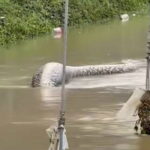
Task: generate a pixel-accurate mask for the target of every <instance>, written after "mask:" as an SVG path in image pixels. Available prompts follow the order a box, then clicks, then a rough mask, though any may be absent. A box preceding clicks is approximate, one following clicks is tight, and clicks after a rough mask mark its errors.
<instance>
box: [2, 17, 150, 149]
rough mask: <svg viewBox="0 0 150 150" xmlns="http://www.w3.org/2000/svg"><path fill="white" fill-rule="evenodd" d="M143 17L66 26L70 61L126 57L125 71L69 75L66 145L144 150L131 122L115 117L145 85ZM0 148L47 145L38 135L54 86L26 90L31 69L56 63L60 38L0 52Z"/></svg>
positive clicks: (52, 109) (51, 110)
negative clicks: (78, 76) (127, 68)
mask: <svg viewBox="0 0 150 150" xmlns="http://www.w3.org/2000/svg"><path fill="white" fill-rule="evenodd" d="M148 26H149V17H147V16H146V17H135V18H131V20H130V21H129V22H126V23H121V22H120V21H114V22H112V23H109V24H105V25H93V26H87V27H84V28H81V29H70V31H69V50H68V64H69V65H86V64H106V63H119V62H131V63H134V64H135V65H138V66H139V69H138V70H136V71H135V72H132V73H124V74H118V75H117V74H116V75H106V76H99V77H88V78H81V79H75V80H73V81H71V82H70V83H69V84H68V85H67V89H66V93H67V107H66V109H67V110H66V129H67V137H68V142H69V147H70V149H71V150H91V149H92V150H149V147H150V142H149V140H150V137H149V136H139V135H136V134H135V132H134V130H133V127H134V120H130V121H121V120H117V119H115V116H116V113H117V112H118V110H120V108H121V107H122V105H123V103H125V102H126V101H127V99H128V98H129V96H130V95H131V93H132V91H133V89H134V88H135V87H143V88H144V84H145V61H144V57H145V56H146V54H145V53H146V37H147V30H148ZM0 53H1V55H0V70H1V71H0V97H1V100H0V119H1V123H0V150H46V149H48V146H49V143H48V137H47V134H46V132H45V129H47V128H48V127H49V126H50V125H53V124H54V123H55V122H56V121H57V117H58V112H59V105H60V88H59V87H58V88H31V87H30V82H31V77H32V74H33V73H34V72H35V71H36V70H37V68H38V67H40V66H41V65H43V64H44V63H47V62H51V61H59V62H60V61H61V59H62V57H61V54H62V42H61V40H54V39H52V37H51V36H46V37H43V38H39V39H35V40H31V41H26V42H23V43H19V44H18V45H16V46H12V47H11V48H9V49H4V48H1V49H0Z"/></svg>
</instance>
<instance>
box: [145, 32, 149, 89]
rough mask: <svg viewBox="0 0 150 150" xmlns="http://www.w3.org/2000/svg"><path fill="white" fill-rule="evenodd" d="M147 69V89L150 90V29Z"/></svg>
mask: <svg viewBox="0 0 150 150" xmlns="http://www.w3.org/2000/svg"><path fill="white" fill-rule="evenodd" d="M146 59H147V69H146V90H147V91H149V90H150V31H149V32H148V41H147V57H146Z"/></svg>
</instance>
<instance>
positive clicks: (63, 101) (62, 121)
mask: <svg viewBox="0 0 150 150" xmlns="http://www.w3.org/2000/svg"><path fill="white" fill-rule="evenodd" d="M68 5H69V1H68V0H65V18H64V39H63V42H64V54H63V68H62V69H63V70H62V88H61V106H60V118H59V122H58V124H59V131H60V139H59V140H60V145H59V150H63V140H64V139H63V132H64V124H65V107H66V93H65V81H66V62H67V61H66V60H67V40H68V39H67V33H68V32H67V31H68Z"/></svg>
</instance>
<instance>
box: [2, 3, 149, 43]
mask: <svg viewBox="0 0 150 150" xmlns="http://www.w3.org/2000/svg"><path fill="white" fill-rule="evenodd" d="M149 2H150V0H69V25H70V26H77V25H82V24H85V23H96V22H104V21H106V20H110V19H112V18H114V17H116V16H117V15H119V14H121V13H126V12H137V11H138V12H140V11H143V10H146V9H147V8H148V4H149ZM145 8H146V9H145ZM63 9H64V2H63V0H0V14H1V16H0V17H5V19H4V18H1V19H0V45H5V44H9V43H15V42H16V41H18V40H24V39H28V38H33V37H36V36H40V35H42V34H46V33H49V32H51V30H52V28H53V27H55V26H62V25H63V19H64V14H63V12H64V10H63Z"/></svg>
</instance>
